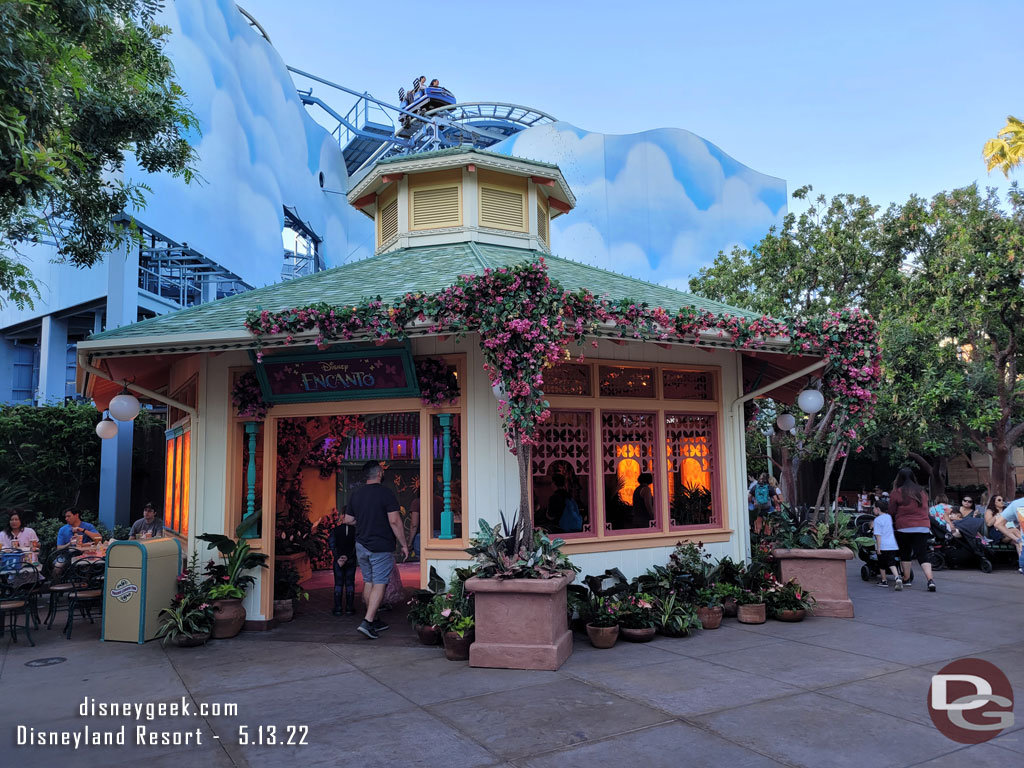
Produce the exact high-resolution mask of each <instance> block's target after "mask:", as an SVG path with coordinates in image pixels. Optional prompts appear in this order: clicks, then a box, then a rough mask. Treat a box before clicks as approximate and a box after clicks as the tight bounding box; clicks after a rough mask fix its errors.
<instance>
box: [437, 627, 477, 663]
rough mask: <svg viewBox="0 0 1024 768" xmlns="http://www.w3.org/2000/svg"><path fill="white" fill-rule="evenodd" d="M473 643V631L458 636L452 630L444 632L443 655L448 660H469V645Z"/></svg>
mask: <svg viewBox="0 0 1024 768" xmlns="http://www.w3.org/2000/svg"><path fill="white" fill-rule="evenodd" d="M472 644H473V633H472V632H467V633H466V636H465V637H459V636H458V635H457V634H456V633H454V632H445V633H444V657H445V658H446V659H448V661H469V646H470V645H472Z"/></svg>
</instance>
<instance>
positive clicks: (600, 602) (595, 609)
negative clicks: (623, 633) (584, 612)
mask: <svg viewBox="0 0 1024 768" xmlns="http://www.w3.org/2000/svg"><path fill="white" fill-rule="evenodd" d="M619 610H620V607H619V601H618V600H616V599H615V598H612V597H595V598H594V599H593V601H592V602H591V604H590V616H589V621H588V622H587V623H588V624H590V625H591V626H594V627H615V626H618V624H619Z"/></svg>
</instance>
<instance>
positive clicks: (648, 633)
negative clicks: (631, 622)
mask: <svg viewBox="0 0 1024 768" xmlns="http://www.w3.org/2000/svg"><path fill="white" fill-rule="evenodd" d="M654 632H655V630H654V627H643V628H642V629H630V628H629V627H619V634H620V635H622V639H623V640H628V641H629V642H631V643H649V642H650V641H651V640H653V639H654Z"/></svg>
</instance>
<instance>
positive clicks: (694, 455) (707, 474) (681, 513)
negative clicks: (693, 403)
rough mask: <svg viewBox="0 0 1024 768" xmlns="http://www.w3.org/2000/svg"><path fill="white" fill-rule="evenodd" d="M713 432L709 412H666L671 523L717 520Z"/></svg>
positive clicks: (666, 467) (666, 466)
mask: <svg viewBox="0 0 1024 768" xmlns="http://www.w3.org/2000/svg"><path fill="white" fill-rule="evenodd" d="M715 434H716V428H715V416H714V415H712V414H684V413H666V414H665V438H666V443H667V445H666V454H667V457H666V458H667V460H666V462H665V471H666V474H667V477H666V481H667V483H668V504H669V518H670V521H671V523H672V525H673V526H688V525H702V526H707V525H710V524H712V523H717V522H719V514H718V505H717V504H716V497H717V492H716V487H717V486H716V480H715V453H716V440H715Z"/></svg>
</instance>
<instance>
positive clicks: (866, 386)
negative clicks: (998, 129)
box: [245, 259, 880, 450]
mask: <svg viewBox="0 0 1024 768" xmlns="http://www.w3.org/2000/svg"><path fill="white" fill-rule="evenodd" d="M411 326H419V328H420V329H421V330H426V331H427V332H430V333H454V334H455V335H456V336H457V337H458V338H463V337H464V336H465V335H466V334H467V333H470V332H476V333H479V334H480V345H481V349H482V350H483V354H484V368H485V369H486V371H487V373H488V376H489V377H490V380H491V384H492V385H495V386H498V387H500V391H501V392H502V393H503V396H502V398H501V400H500V403H499V408H498V411H499V413H500V415H501V418H502V424H503V427H504V429H505V436H506V440H507V441H508V444H509V447H510V448H513V450H514V448H515V446H516V445H519V444H525V445H530V444H532V443H533V442H534V434H535V432H536V429H537V426H538V425H539V424H540V423H542V422H543V421H544V420H546V419H547V417H548V415H549V411H548V403H547V401H546V400H544V393H543V386H544V369H545V368H547V367H548V366H551V365H554V364H555V363H557V362H558V361H559V360H563V359H566V358H567V357H568V356H569V353H568V346H569V344H570V343H571V342H576V343H577V344H582V343H583V341H584V339H585V337H587V336H592V337H593V336H597V335H600V336H606V337H615V338H620V339H634V340H641V341H650V340H653V341H672V342H687V343H696V342H699V341H701V340H702V339H701V337H702V336H703V335H706V334H714V335H716V338H715V343H716V344H717V345H719V346H727V347H731V348H733V349H756V348H759V347H763V346H764V345H765V343H766V339H768V338H773V337H774V338H779V337H786V338H788V339H789V346H788V349H787V351H788V352H791V353H796V354H800V353H806V352H811V351H817V352H823V353H824V354H825V356H826V357H827V358H828V361H829V365H828V366H827V367H826V368H825V372H824V375H823V384H824V389H825V394H826V395H828V396H831V397H832V398H833V400H834V401H835V402H836V404H837V405H838V406H839V411H840V417H839V418H838V419H836V420H835V422H834V423H835V425H836V430H837V437H838V438H839V439H842V440H846V441H851V442H855V441H856V439H857V435H858V432H859V430H860V428H861V426H862V425H863V424H864V423H865V422H866V421H867V420H869V419H870V418H871V416H872V414H873V412H874V405H875V394H874V392H873V390H874V387H875V385H876V384H877V383H878V381H879V378H880V368H879V353H878V342H877V332H876V328H875V322H874V320H873V319H872V318H871V316H870V315H868V314H866V313H863V312H860V311H859V310H856V309H844V310H840V311H835V312H829V313H828V314H827V315H826V316H824V317H821V318H810V319H806V318H790V319H786V320H776V319H773V318H770V317H759V318H753V319H751V318H746V317H738V316H735V315H728V314H721V315H719V314H715V313H712V312H708V311H707V310H702V309H698V308H695V307H684V308H682V309H681V310H679V311H678V312H677V313H676V314H674V315H673V314H670V313H669V312H667V311H666V310H665V309H663V308H661V307H655V308H651V307H649V306H648V305H646V304H642V303H637V302H630V301H628V300H627V301H617V302H616V301H611V300H609V299H607V298H601V297H597V296H595V295H594V294H593V293H591V292H590V291H587V290H581V291H576V292H571V291H567V290H565V289H563V288H562V287H561V286H560V285H559V284H558V283H557V282H555V281H553V280H551V279H550V278H549V277H548V273H547V267H546V265H545V264H544V260H543V259H540V260H539V261H536V262H532V263H529V264H521V265H516V266H514V267H503V268H501V269H496V270H486V271H485V272H484V273H483V274H481V275H462V276H460V277H459V278H458V279H457V280H456V282H455V284H454V285H451V286H449V287H448V288H445V289H444V290H442V291H439V292H438V293H433V294H424V293H407V294H405V295H404V296H401V297H399V298H397V299H395V301H394V302H393V303H392V304H385V303H384V301H383V300H382V299H381V298H380V297H379V296H378V297H376V298H374V299H371V300H368V301H364V302H362V303H361V304H358V305H353V306H330V305H328V304H324V303H321V304H315V305H311V306H307V307H301V308H296V309H289V310H285V311H282V312H268V311H266V310H264V311H259V310H253V311H250V312H249V313H248V315H247V317H246V321H245V327H246V328H247V329H248V330H249V332H250V333H252V334H253V335H255V336H256V337H257V339H259V338H261V337H266V336H280V335H284V336H286V342H287V343H291V342H292V341H293V340H294V336H295V335H297V334H305V333H315V334H316V338H315V341H314V343H316V344H318V345H323V344H325V343H329V342H330V341H337V340H345V341H348V340H351V339H355V338H360V339H362V338H367V337H369V338H371V339H374V340H376V341H377V342H378V343H380V344H383V343H385V342H387V341H391V340H403V339H405V338H406V336H407V333H408V330H409V327H411ZM592 343H593V345H594V346H596V345H597V342H596V341H593V342H592ZM257 357H258V358H260V357H261V353H260V352H257ZM580 357H581V358H582V355H581V356H580Z"/></svg>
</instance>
